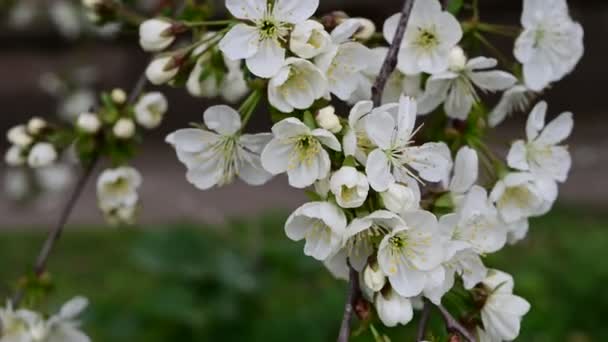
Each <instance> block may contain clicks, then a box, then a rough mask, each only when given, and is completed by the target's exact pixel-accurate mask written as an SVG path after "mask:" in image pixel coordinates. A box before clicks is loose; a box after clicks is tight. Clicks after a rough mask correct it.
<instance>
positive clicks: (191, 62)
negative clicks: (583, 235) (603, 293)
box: [7, 0, 583, 341]
mask: <svg viewBox="0 0 608 342" xmlns="http://www.w3.org/2000/svg"><path fill="white" fill-rule="evenodd" d="M91 3H92V4H93V5H91V6H89V7H90V8H95V9H97V8H98V7H99V6H100V5H103V4H101V3H99V2H97V1H91ZM523 4H524V6H523V14H522V18H521V22H522V26H523V30H522V29H520V28H518V27H510V26H504V25H493V24H490V23H484V22H482V21H481V20H480V18H479V11H478V8H477V7H476V6H477V1H473V2H472V3H471V6H468V7H466V6H465V7H462V6H461V7H459V6H454V7H455V9H454V8H452V7H450V8H451V9H452V12H449V11H448V10H446V9H444V8H442V5H441V3H440V2H439V1H438V0H418V1H414V4H413V7H412V8H411V11H410V12H408V13H405V12H404V13H400V14H396V15H394V16H391V17H390V18H388V19H387V20H386V21H385V22H384V25H383V27H382V32H376V28H375V25H374V24H373V23H372V22H371V21H369V20H367V19H365V18H350V17H348V16H347V15H346V14H344V13H342V12H334V13H331V14H329V15H327V16H325V17H323V18H321V19H319V18H316V17H314V15H315V12H316V11H317V7H318V5H319V1H318V0H309V1H300V0H274V1H267V0H247V1H243V0H226V7H227V9H228V11H229V12H230V13H231V14H232V16H233V18H231V19H228V20H218V21H208V20H204V19H205V18H206V16H205V15H204V14H202V13H199V14H200V16H193V17H196V18H199V17H200V18H203V19H201V20H200V21H191V20H186V19H183V20H182V19H179V18H177V19H176V18H173V19H169V18H165V17H158V18H150V19H148V20H145V21H143V22H142V23H141V25H140V26H139V43H140V46H141V47H142V48H143V49H144V50H145V51H148V52H151V53H155V54H156V56H155V57H154V58H153V59H152V61H151V62H150V64H149V65H148V66H147V69H146V77H147V79H148V80H149V81H150V82H151V83H153V84H155V85H163V84H170V85H172V86H184V87H185V88H186V89H187V91H188V92H189V93H190V94H192V95H193V96H197V97H218V96H219V97H222V98H223V99H225V100H226V101H228V102H231V103H235V102H241V105H240V106H239V108H238V109H234V108H233V107H230V106H227V105H217V106H212V107H209V108H207V109H206V110H205V111H204V114H203V120H202V121H203V122H202V123H194V124H192V125H191V127H189V128H184V129H180V130H177V131H175V132H173V133H171V134H170V135H168V136H167V138H166V142H167V143H168V144H170V145H171V146H172V147H173V148H174V149H175V151H176V154H177V158H178V160H179V161H180V162H181V163H182V164H184V166H185V167H186V169H187V172H186V179H187V180H188V181H189V182H190V183H192V184H193V185H194V186H195V187H196V188H198V189H200V190H207V189H210V188H213V187H219V186H225V185H228V184H230V183H232V182H233V181H234V180H235V179H237V178H238V179H241V180H242V181H244V182H245V183H247V184H250V185H262V184H265V183H266V182H268V181H269V180H270V179H271V178H272V177H273V176H276V175H282V174H286V176H287V181H288V183H289V185H290V186H292V187H294V188H298V189H308V190H309V191H307V193H309V194H310V196H311V197H312V198H311V202H309V203H305V204H303V205H302V206H300V207H299V208H297V209H296V210H295V211H294V212H293V213H292V214H291V215H290V216H289V218H288V219H287V222H286V223H285V233H286V235H287V237H288V238H290V239H291V240H294V241H303V242H304V254H306V255H308V256H311V257H313V258H314V259H316V260H319V261H322V262H323V263H324V265H325V266H326V267H327V268H328V269H329V270H330V272H331V273H332V274H334V275H335V276H336V277H338V278H343V279H349V276H350V275H353V274H356V275H357V276H358V278H359V279H358V280H359V281H358V284H360V290H361V291H360V292H361V293H362V295H363V300H366V301H368V302H369V303H371V304H373V305H372V307H373V308H374V311H375V312H376V314H377V317H378V318H379V319H380V320H381V321H382V322H383V323H384V325H386V326H395V325H398V324H407V323H409V322H410V321H411V320H412V319H413V316H414V309H415V308H418V306H419V304H420V302H421V301H424V302H425V303H427V304H428V303H432V304H434V305H436V306H441V305H442V302H444V301H446V302H447V300H444V299H445V298H447V297H456V298H451V299H454V300H450V301H449V302H457V303H462V307H460V308H458V309H459V312H461V313H463V317H466V318H467V324H468V328H471V329H472V328H475V332H476V333H477V335H478V336H477V337H478V339H480V340H492V341H503V340H505V341H508V340H512V339H514V338H516V337H517V335H518V334H519V326H520V321H521V318H522V316H523V315H525V314H526V313H527V311H528V310H529V308H530V305H529V304H528V302H527V301H525V300H524V299H523V298H521V297H518V296H516V295H514V294H513V288H514V281H513V278H512V277H511V276H509V275H507V274H506V273H503V272H500V271H497V270H492V269H488V268H487V267H486V266H485V264H484V258H485V257H486V256H487V255H489V254H492V253H496V252H498V251H499V250H501V249H502V248H503V247H504V246H505V245H507V244H512V243H516V242H517V241H519V240H521V239H523V238H524V237H525V236H526V234H527V231H528V219H529V218H530V217H535V216H539V215H543V214H545V213H547V212H548V211H549V210H550V209H551V207H552V206H553V203H554V202H555V200H556V198H557V196H558V184H559V183H562V182H564V181H565V180H566V178H567V176H568V172H569V169H570V166H571V157H570V154H569V152H568V149H567V147H566V146H564V145H563V141H564V140H565V139H566V138H567V137H568V136H569V135H570V133H571V130H572V127H573V119H572V114H571V113H564V114H561V115H559V116H557V117H556V118H555V119H553V120H546V112H547V104H546V103H545V102H543V101H536V99H537V98H538V97H540V95H541V92H542V91H543V90H544V89H546V88H547V87H549V86H550V85H551V83H553V82H556V81H558V80H560V79H561V78H563V77H564V76H565V75H566V74H568V73H569V72H571V71H572V70H573V69H574V67H575V66H576V64H577V63H578V61H579V60H580V58H581V56H582V53H583V41H582V38H583V32H582V29H581V26H580V25H579V24H578V23H576V22H574V21H573V20H572V19H571V18H570V16H569V12H568V7H567V4H566V1H565V0H524V1H523ZM466 8H472V9H473V17H472V19H466V20H462V21H459V19H458V18H459V17H460V15H459V14H461V12H463V11H465V9H466ZM403 15H408V16H409V20H402V19H404V18H403V17H402V16H403ZM462 16H464V15H462ZM197 20H198V19H197ZM404 22H407V26H405V27H400V25H402V24H403V23H404ZM212 28H213V29H212ZM401 29H403V30H401ZM401 33H404V34H403V38H402V40H401V41H399V40H398V39H397V38H401V35H400V34H401ZM486 34H499V35H504V36H508V37H516V36H518V38H517V39H516V40H515V41H514V51H513V54H514V56H515V61H510V60H508V58H507V57H505V56H504V54H503V53H502V52H500V50H499V49H498V48H496V47H494V46H493V45H492V43H491V42H490V41H489V40H488V39H487V38H486V36H485V35H486ZM190 39H191V40H192V41H189V40H190ZM387 44H389V45H391V47H390V49H395V48H398V60H397V63H396V64H397V65H396V69H395V70H389V74H388V75H385V74H384V73H382V72H381V71H382V69H385V71H386V68H385V67H386V66H389V65H390V63H386V62H384V60H385V59H386V60H389V61H390V56H391V55H390V54H389V51H393V52H394V50H389V48H387V46H386V45H387ZM480 47H483V48H480ZM486 52H487V53H492V54H494V57H496V58H493V57H486V56H484V53H486ZM387 56H388V57H387ZM384 81H386V82H384ZM383 84H386V85H385V86H383ZM381 88H382V89H381ZM487 93H498V94H499V95H500V100H499V101H498V102H497V103H493V102H492V98H491V97H487V96H485V95H486V94H487ZM242 99H244V100H242ZM101 100H102V101H101V103H102V106H101V107H100V109H99V110H98V111H97V112H95V113H88V112H87V113H82V114H80V116H79V117H78V120H77V130H76V138H75V139H74V141H75V145H76V149H77V151H78V154H79V156H80V158H81V160H83V161H85V162H86V161H88V160H91V159H93V158H94V157H96V156H98V155H99V154H104V155H107V156H108V157H110V158H111V160H112V161H113V162H114V164H115V165H123V166H122V167H119V168H116V169H110V170H106V171H104V172H103V173H102V175H101V177H100V178H99V180H98V184H97V189H98V199H99V204H100V207H101V208H102V210H103V212H104V213H105V215H106V216H107V217H108V219H109V220H110V221H111V222H131V221H132V220H133V216H134V213H135V211H136V209H137V203H138V194H137V189H138V187H139V186H140V185H141V176H140V175H139V173H138V172H137V171H136V170H134V169H132V168H130V167H125V166H124V164H125V162H126V161H127V160H129V159H130V157H131V156H132V153H133V149H132V148H133V144H134V142H136V141H137V140H138V139H137V138H138V137H137V128H138V127H139V126H141V127H143V128H148V129H150V128H155V127H157V126H158V125H159V124H160V123H161V121H162V117H163V115H164V113H165V112H166V110H167V101H166V100H165V98H164V97H163V96H162V94H160V93H156V92H155V93H148V94H145V95H143V96H141V97H140V98H139V99H138V100H137V102H136V103H135V105H132V104H131V103H130V101H128V100H127V96H126V94H124V92H122V91H121V90H115V91H112V92H111V93H109V94H103V95H102V97H101ZM262 100H267V102H268V104H269V109H268V110H267V112H268V113H269V114H270V117H271V120H272V121H273V126H272V129H271V132H265V133H257V134H248V133H245V130H246V129H247V125H248V123H249V121H250V120H251V118H252V117H253V116H254V115H255V114H256V112H257V109H258V107H259V105H260V104H261V103H263V102H264V101H262ZM533 102H537V103H536V104H535V106H534V107H533V108H532V110H531V113H530V115H529V117H528V122H527V125H526V129H525V132H526V134H525V135H526V139H525V140H517V141H515V142H514V143H513V144H512V146H511V149H510V151H509V153H508V155H507V156H506V157H505V158H501V156H498V155H496V154H495V153H494V152H492V150H491V149H490V147H489V146H488V145H487V144H486V143H485V138H486V136H487V134H488V133H489V132H490V131H489V129H490V128H493V127H496V126H497V125H499V124H500V123H501V122H502V121H503V120H505V118H507V116H508V115H510V114H511V113H514V112H525V111H528V110H529V107H530V105H531V104H532V103H533ZM340 103H341V104H342V105H339V104H340ZM334 105H335V106H334ZM344 105H346V106H349V107H350V109H349V110H348V115H345V114H346V112H347V111H344V112H342V111H343V110H342V109H340V108H344ZM337 108H338V109H337ZM488 108H489V109H488ZM546 122H548V123H546ZM27 126H28V127H26V126H20V128H16V129H15V130H14V131H11V133H10V134H9V140H10V141H11V142H12V143H13V144H14V145H15V147H13V148H11V150H12V151H9V153H8V154H7V160H10V161H15V164H18V163H24V162H25V160H26V159H28V160H29V159H30V156H31V155H32V154H33V155H34V157H31V158H32V159H34V162H33V163H32V162H30V164H33V165H32V166H35V165H38V164H41V163H43V162H46V163H50V162H52V159H54V158H50V157H49V153H48V152H49V149H48V148H47V149H46V152H45V150H44V147H39V148H38V151H34V147H36V146H38V145H39V144H41V143H42V144H45V143H46V141H47V140H48V139H49V138H48V133H47V132H49V130H50V132H53V128H52V127H50V126H47V125H36V124H35V123H34V124H31V126H34V128H38V129H37V130H36V129H32V128H31V127H29V126H30V125H27ZM33 131H36V132H33ZM47 144H48V143H47ZM43 146H44V145H43ZM47 147H48V146H47ZM50 147H51V148H53V147H55V146H54V145H52V144H51V145H50ZM15 151H16V152H15ZM9 157H10V158H9Z"/></svg>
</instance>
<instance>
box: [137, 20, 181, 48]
mask: <svg viewBox="0 0 608 342" xmlns="http://www.w3.org/2000/svg"><path fill="white" fill-rule="evenodd" d="M172 27H173V24H172V23H170V22H168V21H166V20H162V19H149V20H146V21H144V22H143V23H142V24H141V25H139V44H140V45H141V47H142V48H143V49H144V50H145V51H149V52H154V51H162V50H164V49H165V48H166V47H167V46H169V45H171V43H173V41H174V40H175V35H174V34H173V32H172V30H171V29H172Z"/></svg>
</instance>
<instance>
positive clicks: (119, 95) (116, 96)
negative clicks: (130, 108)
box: [110, 88, 127, 105]
mask: <svg viewBox="0 0 608 342" xmlns="http://www.w3.org/2000/svg"><path fill="white" fill-rule="evenodd" d="M110 97H111V98H112V101H114V103H116V104H119V105H121V104H124V103H125V102H127V93H125V91H124V90H122V89H120V88H115V89H113V90H112V93H111V94H110Z"/></svg>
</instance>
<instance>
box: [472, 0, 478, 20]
mask: <svg viewBox="0 0 608 342" xmlns="http://www.w3.org/2000/svg"><path fill="white" fill-rule="evenodd" d="M471 6H472V7H473V21H474V22H478V21H479V0H473V3H472V5H471Z"/></svg>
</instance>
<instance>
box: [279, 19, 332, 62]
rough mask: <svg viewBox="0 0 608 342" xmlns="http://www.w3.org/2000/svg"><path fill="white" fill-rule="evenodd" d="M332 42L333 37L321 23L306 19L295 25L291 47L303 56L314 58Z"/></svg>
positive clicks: (298, 54) (290, 40)
mask: <svg viewBox="0 0 608 342" xmlns="http://www.w3.org/2000/svg"><path fill="white" fill-rule="evenodd" d="M330 44H331V37H330V36H329V33H327V31H325V28H324V27H323V25H321V23H319V22H317V21H314V20H306V21H304V22H301V23H298V24H296V25H295V26H294V28H293V31H292V32H291V37H290V39H289V49H290V50H291V51H292V52H293V53H295V54H296V56H298V57H301V58H306V59H310V58H314V57H316V56H318V55H319V54H321V53H323V52H324V51H325V50H326V49H327V48H328V47H329V46H330Z"/></svg>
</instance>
